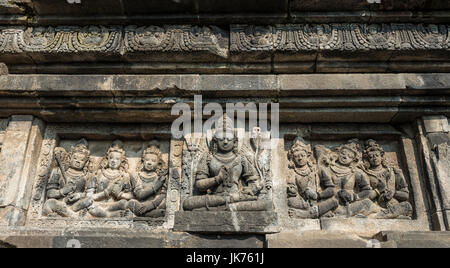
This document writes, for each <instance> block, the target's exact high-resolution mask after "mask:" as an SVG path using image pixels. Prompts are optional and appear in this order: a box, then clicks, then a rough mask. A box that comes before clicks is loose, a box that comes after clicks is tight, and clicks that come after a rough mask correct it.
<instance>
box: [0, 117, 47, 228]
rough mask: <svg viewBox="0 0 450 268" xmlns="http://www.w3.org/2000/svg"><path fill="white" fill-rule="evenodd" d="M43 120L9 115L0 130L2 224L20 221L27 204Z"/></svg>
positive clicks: (24, 213) (23, 219)
mask: <svg viewBox="0 0 450 268" xmlns="http://www.w3.org/2000/svg"><path fill="white" fill-rule="evenodd" d="M44 128H45V126H44V124H43V123H42V122H41V121H40V120H38V119H34V118H33V117H32V116H13V117H12V118H11V120H10V121H9V124H8V127H7V128H6V131H5V134H4V142H3V144H2V148H1V149H2V151H1V154H0V166H1V167H2V169H1V174H0V197H1V198H0V208H1V210H4V211H3V212H2V214H3V216H4V217H1V223H2V225H8V226H9V225H12V226H14V225H23V224H24V223H25V218H26V212H27V209H28V206H29V204H30V194H31V190H32V185H31V181H30V178H32V177H34V175H35V172H36V167H37V156H38V155H39V151H40V147H41V143H42V137H43V135H44Z"/></svg>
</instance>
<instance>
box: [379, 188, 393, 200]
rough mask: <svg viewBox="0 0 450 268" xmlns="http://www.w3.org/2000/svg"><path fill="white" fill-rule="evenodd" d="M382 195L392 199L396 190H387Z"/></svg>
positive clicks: (385, 198) (384, 197)
mask: <svg viewBox="0 0 450 268" xmlns="http://www.w3.org/2000/svg"><path fill="white" fill-rule="evenodd" d="M382 197H383V199H384V200H385V201H390V200H391V199H392V198H394V192H392V191H391V190H386V192H384V194H382Z"/></svg>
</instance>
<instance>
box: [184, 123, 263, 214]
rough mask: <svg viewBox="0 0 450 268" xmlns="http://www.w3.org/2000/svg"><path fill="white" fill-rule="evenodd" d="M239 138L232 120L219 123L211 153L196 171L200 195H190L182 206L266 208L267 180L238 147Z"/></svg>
mask: <svg viewBox="0 0 450 268" xmlns="http://www.w3.org/2000/svg"><path fill="white" fill-rule="evenodd" d="M238 145H239V140H238V137H237V133H236V130H235V129H234V126H233V122H232V120H231V119H230V118H229V117H227V116H226V115H224V116H223V118H222V119H221V120H220V122H219V126H218V127H217V129H216V131H215V132H214V135H213V138H212V140H211V144H210V148H209V152H207V153H206V154H205V155H203V156H202V157H201V159H200V162H199V164H198V166H197V170H196V172H195V188H196V190H197V192H198V194H199V195H196V196H191V197H189V198H187V199H186V200H185V201H184V203H183V209H184V210H187V211H192V210H216V211H217V210H218V211H264V210H269V209H270V203H269V202H268V201H267V200H264V199H263V198H261V197H262V195H261V194H260V193H261V190H262V189H263V188H264V183H263V182H262V179H261V177H260V176H259V174H258V171H257V168H256V166H255V165H254V164H253V163H252V161H251V160H250V159H249V158H248V157H247V156H244V154H241V153H240V152H239V149H238Z"/></svg>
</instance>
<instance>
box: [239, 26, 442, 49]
mask: <svg viewBox="0 0 450 268" xmlns="http://www.w3.org/2000/svg"><path fill="white" fill-rule="evenodd" d="M449 32H450V28H448V27H447V26H445V25H434V24H431V25H427V26H425V25H422V24H418V25H417V24H370V25H367V24H323V25H321V24H319V25H308V24H307V25H301V24H287V25H276V26H274V27H272V26H268V27H262V26H261V27H260V26H253V25H236V26H232V28H231V51H232V52H238V51H299V52H300V51H326V50H348V51H357V50H362V51H365V50H421V49H425V50H433V49H448V48H449V45H450V35H449Z"/></svg>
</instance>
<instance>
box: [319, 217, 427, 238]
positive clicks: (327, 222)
mask: <svg viewBox="0 0 450 268" xmlns="http://www.w3.org/2000/svg"><path fill="white" fill-rule="evenodd" d="M320 223H321V229H322V230H325V231H331V232H334V231H338V232H339V231H343V232H352V233H354V234H358V235H363V236H366V237H372V236H374V235H375V234H377V233H379V232H381V231H383V230H390V231H403V232H411V231H429V230H430V226H429V223H428V221H421V220H399V219H395V220H377V219H365V218H348V219H339V218H323V219H321V220H320Z"/></svg>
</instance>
